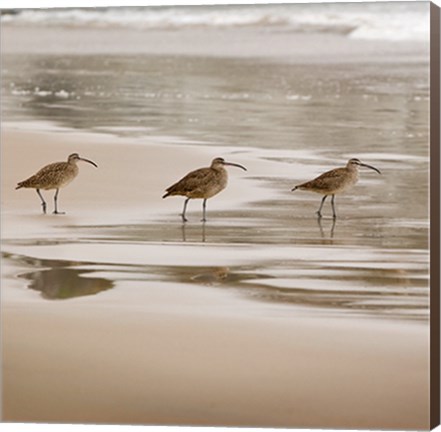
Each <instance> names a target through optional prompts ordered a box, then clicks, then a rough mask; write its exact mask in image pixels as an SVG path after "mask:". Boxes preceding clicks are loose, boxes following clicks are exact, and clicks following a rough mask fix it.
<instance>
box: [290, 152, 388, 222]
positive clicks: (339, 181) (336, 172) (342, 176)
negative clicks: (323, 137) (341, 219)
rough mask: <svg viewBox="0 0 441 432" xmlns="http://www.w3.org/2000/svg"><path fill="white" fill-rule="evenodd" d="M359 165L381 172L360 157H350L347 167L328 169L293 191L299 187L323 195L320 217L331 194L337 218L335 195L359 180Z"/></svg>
mask: <svg viewBox="0 0 441 432" xmlns="http://www.w3.org/2000/svg"><path fill="white" fill-rule="evenodd" d="M359 167H366V168H369V169H371V170H373V171H376V172H377V173H378V174H381V172H380V170H378V169H377V168H375V167H373V166H372V165H368V164H365V163H362V162H361V161H360V160H359V159H356V158H353V159H349V161H348V163H347V164H346V166H345V167H342V168H335V169H333V170H331V171H327V172H325V173H323V174H322V175H319V176H318V177H316V178H315V179H313V180H310V181H307V182H306V183H302V184H299V185H297V186H294V187H293V188H292V189H291V191H292V192H293V191H295V190H297V189H299V190H305V191H309V192H315V193H318V194H320V195H323V198H322V201H321V203H320V207H319V209H318V211H317V212H316V213H317V216H318V217H319V218H321V217H322V207H323V204H324V203H325V201H326V198H327V197H328V196H329V195H331V205H332V217H333V218H334V219H336V218H337V213H336V211H335V205H334V200H335V195H336V194H338V193H342V192H344V191H346V190H347V189H349V188H350V187H352V186H354V185H355V183H357V182H358V168H359Z"/></svg>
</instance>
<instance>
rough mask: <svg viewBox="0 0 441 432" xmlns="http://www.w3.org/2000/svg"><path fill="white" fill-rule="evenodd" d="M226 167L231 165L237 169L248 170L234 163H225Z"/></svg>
mask: <svg viewBox="0 0 441 432" xmlns="http://www.w3.org/2000/svg"><path fill="white" fill-rule="evenodd" d="M224 165H231V166H235V167H237V168H242V169H243V170H244V171H246V170H247V169H246V168H245V167H244V166H242V165H239V164H237V163H233V162H224Z"/></svg>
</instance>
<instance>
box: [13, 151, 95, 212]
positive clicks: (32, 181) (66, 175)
mask: <svg viewBox="0 0 441 432" xmlns="http://www.w3.org/2000/svg"><path fill="white" fill-rule="evenodd" d="M78 161H84V162H88V163H90V164H92V165H94V166H95V167H98V165H97V164H96V163H95V162H92V161H91V160H89V159H84V158H81V157H80V156H79V155H78V153H72V154H71V155H70V156H69V158H68V159H67V162H55V163H51V164H49V165H46V166H44V167H43V168H41V169H40V170H39V171H38V172H37V173H36V174H34V175H33V176H31V177H29V178H27V179H26V180H23V181H21V182H19V183H18V184H17V187H16V188H15V189H21V188H28V189H36V191H37V194H38V196H39V197H40V199H41V205H42V207H43V213H46V202H45V201H44V198H43V196H42V195H41V193H40V189H42V190H50V189H56V192H55V195H54V214H60V212H59V211H58V209H57V198H58V191H59V189H61V188H62V187H65V186H67V185H68V184H69V183H70V182H71V181H72V180H73V179H74V178H75V177H76V176H77V175H78V172H79V169H78V166H77V162H78Z"/></svg>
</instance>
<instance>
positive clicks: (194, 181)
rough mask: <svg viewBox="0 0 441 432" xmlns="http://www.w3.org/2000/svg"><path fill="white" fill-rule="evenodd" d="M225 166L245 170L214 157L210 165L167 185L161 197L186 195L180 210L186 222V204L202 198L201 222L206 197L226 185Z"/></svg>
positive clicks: (203, 220) (226, 174) (235, 164)
mask: <svg viewBox="0 0 441 432" xmlns="http://www.w3.org/2000/svg"><path fill="white" fill-rule="evenodd" d="M225 166H234V167H237V168H240V169H243V170H244V171H246V170H247V169H246V168H245V167H244V166H242V165H239V164H237V163H233V162H227V161H226V160H225V159H223V158H220V157H218V158H215V159H213V161H212V162H211V165H210V166H209V167H207V168H199V169H197V170H195V171H192V172H190V173H188V174H187V175H186V176H185V177H183V178H182V179H181V180H179V181H178V182H177V183H175V184H173V185H171V186H170V187H168V188H167V189H166V191H165V194H164V195H163V196H162V198H167V197H168V196H174V195H181V196H185V197H187V199H186V200H185V201H184V208H183V210H182V214H181V218H182V221H183V222H187V220H188V219H187V218H186V217H185V212H186V211H187V204H188V202H189V201H190V200H191V199H203V202H202V210H203V213H202V222H205V221H206V220H207V218H206V206H207V199H208V198H211V197H213V196H215V195H217V194H218V193H219V192H221V191H222V190H224V189H225V188H226V187H227V183H228V173H227V170H226V169H225V168H224V167H225Z"/></svg>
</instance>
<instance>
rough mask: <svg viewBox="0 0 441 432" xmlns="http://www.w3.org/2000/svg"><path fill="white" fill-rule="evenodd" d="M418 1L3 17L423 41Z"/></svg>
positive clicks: (5, 17)
mask: <svg viewBox="0 0 441 432" xmlns="http://www.w3.org/2000/svg"><path fill="white" fill-rule="evenodd" d="M428 5H429V4H428V3H423V2H421V3H420V2H399V3H397V2H394V3H393V7H391V4H390V3H360V4H357V3H346V4H345V3H335V4H326V3H325V4H306V5H305V4H291V5H287V4H283V5H244V6H235V5H230V6H225V5H223V6H222V5H221V6H213V5H212V6H178V7H150V8H141V7H118V8H93V9H92V8H90V9H88V8H83V9H81V8H78V9H73V8H66V9H30V10H23V11H18V10H17V11H13V13H8V14H2V17H1V21H2V23H4V24H17V25H29V24H34V25H44V26H71V27H82V26H88V27H113V26H115V27H129V28H135V29H170V30H173V29H179V28H192V27H195V28H196V27H214V28H243V27H257V28H262V29H265V30H266V31H289V32H296V33H329V34H339V35H343V36H347V37H350V38H355V39H364V40H388V41H400V40H415V41H418V40H428V36H429V6H428Z"/></svg>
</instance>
